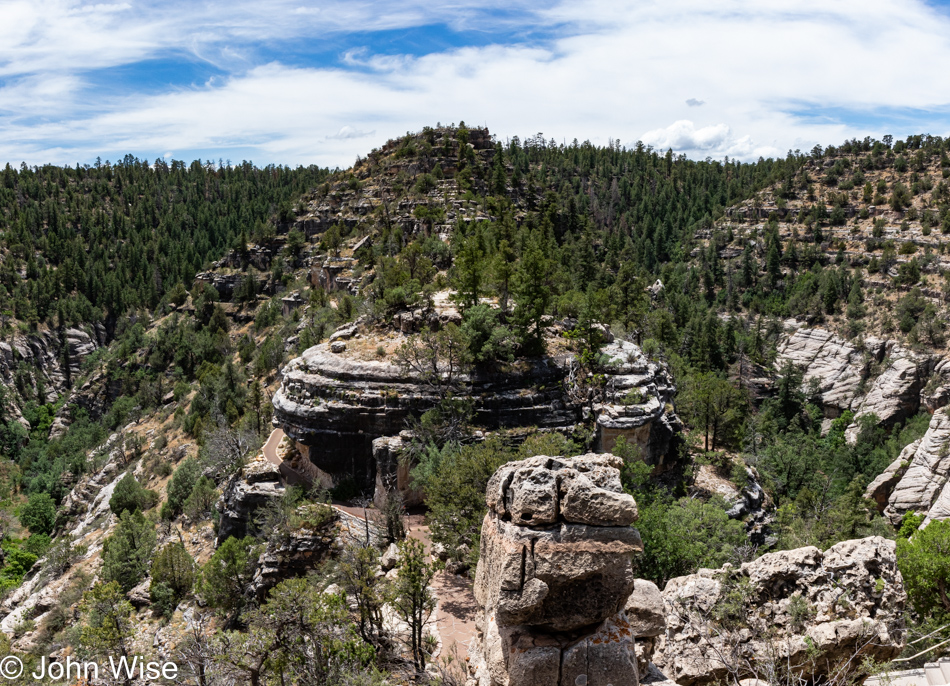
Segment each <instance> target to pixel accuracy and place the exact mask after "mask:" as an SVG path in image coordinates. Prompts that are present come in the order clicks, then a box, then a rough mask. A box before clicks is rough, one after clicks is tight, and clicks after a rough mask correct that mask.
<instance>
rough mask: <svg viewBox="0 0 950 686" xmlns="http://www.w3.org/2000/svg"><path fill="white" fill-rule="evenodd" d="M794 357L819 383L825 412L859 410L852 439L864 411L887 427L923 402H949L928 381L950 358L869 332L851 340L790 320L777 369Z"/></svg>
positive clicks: (833, 414) (850, 429) (831, 414)
mask: <svg viewBox="0 0 950 686" xmlns="http://www.w3.org/2000/svg"><path fill="white" fill-rule="evenodd" d="M789 362H791V363H792V364H794V365H797V366H799V367H800V368H801V369H802V370H803V371H804V384H805V387H806V388H808V387H809V386H811V385H812V384H814V385H815V386H816V387H817V390H818V393H819V396H820V398H821V403H822V407H823V409H824V413H825V417H828V418H834V417H838V416H840V415H841V413H843V412H844V411H846V410H851V411H852V412H853V413H854V422H853V423H852V424H851V425H850V426H849V427H848V428H847V430H846V433H845V436H846V438H847V439H848V440H849V441H850V442H854V440H855V439H856V438H857V434H858V430H859V425H858V421H859V420H860V418H861V417H863V416H865V415H870V414H874V415H876V416H877V418H878V420H880V423H881V424H882V425H883V426H885V427H892V426H894V425H895V424H897V423H899V422H902V421H904V420H906V419H907V418H908V417H911V416H913V415H914V414H916V413H917V412H918V411H919V410H920V408H921V407H929V408H930V409H935V407H934V405H935V404H937V406H940V404H942V403H941V399H943V402H945V398H943V396H942V395H940V394H936V395H935V394H933V393H932V392H930V391H929V390H928V386H931V385H932V384H931V383H930V382H931V379H932V378H934V372H935V371H936V372H937V373H938V374H939V373H940V372H942V371H943V370H944V368H945V367H946V366H947V365H946V364H945V362H946V361H945V360H940V359H939V358H937V357H936V356H935V355H931V354H927V353H919V352H915V351H911V350H908V349H907V348H905V347H904V346H902V345H900V344H899V343H898V342H896V341H890V340H888V341H884V340H881V339H879V338H873V337H868V338H866V339H864V340H863V341H860V342H849V341H846V340H844V339H843V338H841V337H839V336H837V335H835V334H833V333H831V332H830V331H826V330H824V329H818V328H808V327H803V326H801V325H800V324H799V323H798V322H795V321H791V320H790V321H788V322H786V333H785V334H784V335H783V337H782V338H781V340H780V341H779V346H778V358H777V359H776V363H775V366H776V371H779V370H781V368H782V367H783V366H784V365H785V364H787V363H789ZM941 363H944V364H941ZM948 371H950V370H948ZM940 380H942V377H939V379H938V381H940Z"/></svg>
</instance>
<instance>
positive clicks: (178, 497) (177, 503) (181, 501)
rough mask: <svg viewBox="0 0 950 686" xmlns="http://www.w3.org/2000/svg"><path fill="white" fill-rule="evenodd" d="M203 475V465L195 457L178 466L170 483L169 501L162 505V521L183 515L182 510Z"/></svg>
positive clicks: (168, 490)
mask: <svg viewBox="0 0 950 686" xmlns="http://www.w3.org/2000/svg"><path fill="white" fill-rule="evenodd" d="M200 474H201V465H200V464H199V463H198V460H196V459H195V458H193V457H189V458H188V459H187V460H185V461H184V462H182V463H181V464H180V465H178V469H176V470H175V473H174V474H173V475H172V478H171V481H169V482H168V488H167V492H168V499H167V500H166V501H165V504H164V505H162V513H161V514H162V519H174V518H175V517H177V516H178V515H180V514H181V511H182V508H183V507H184V505H185V501H186V500H187V499H188V496H190V495H191V491H192V490H193V489H194V487H195V484H196V483H197V482H198V477H199V476H200Z"/></svg>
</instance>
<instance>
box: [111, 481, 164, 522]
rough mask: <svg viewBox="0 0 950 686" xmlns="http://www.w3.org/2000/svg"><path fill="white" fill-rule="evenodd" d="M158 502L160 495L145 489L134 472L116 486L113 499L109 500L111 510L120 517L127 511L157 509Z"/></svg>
mask: <svg viewBox="0 0 950 686" xmlns="http://www.w3.org/2000/svg"><path fill="white" fill-rule="evenodd" d="M157 502H158V493H156V492H155V491H150V490H148V489H147V488H144V487H143V486H142V484H140V483H139V482H138V480H137V479H136V478H135V477H134V476H133V475H132V472H129V473H127V474H126V475H125V476H124V477H122V480H121V481H119V483H117V484H116V485H115V490H113V491H112V497H111V498H110V499H109V509H110V510H112V512H113V513H114V514H115V515H117V516H118V515H121V514H122V513H123V512H125V511H129V512H135V511H136V510H142V511H143V512H144V511H145V510H148V509H150V508H152V507H155V503H157Z"/></svg>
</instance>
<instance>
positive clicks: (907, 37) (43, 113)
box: [0, 0, 950, 166]
mask: <svg viewBox="0 0 950 686" xmlns="http://www.w3.org/2000/svg"><path fill="white" fill-rule="evenodd" d="M492 4H494V6H495V7H503V8H506V9H508V8H514V9H520V10H523V11H526V12H528V11H531V8H532V5H531V4H530V3H528V2H527V0H520V1H516V2H514V3H510V2H509V3H505V4H504V5H502V4H501V2H500V0H491V3H489V4H487V5H486V3H476V2H474V0H459V1H458V2H453V3H452V4H451V5H450V4H448V3H444V4H439V3H424V2H422V1H421V0H407V1H406V2H401V3H385V2H376V3H373V2H367V1H363V2H342V1H337V2H321V3H319V4H317V3H313V4H310V3H302V2H300V0H293V1H291V0H275V1H274V2H269V3H260V2H253V3H252V2H248V1H247V0H237V1H236V2H234V3H233V4H229V5H225V4H224V3H223V2H210V3H184V2H174V1H170V2H167V3H161V4H159V3H154V2H153V3H135V4H134V5H132V6H129V5H112V6H108V7H106V6H101V5H95V6H85V7H84V6H82V5H80V4H79V3H77V2H74V1H71V0H49V2H47V3H43V5H44V6H43V7H42V9H41V8H40V7H39V5H35V4H33V3H29V2H20V1H18V0H11V1H10V2H7V3H4V4H3V5H2V6H0V79H5V81H0V83H2V86H0V163H2V162H4V161H6V160H11V161H14V162H17V161H19V160H20V159H26V160H27V161H28V162H30V163H43V162H46V161H56V162H63V161H75V160H76V159H79V160H90V159H94V158H95V157H96V156H97V155H100V154H101V155H102V156H103V157H104V158H105V157H106V156H107V155H111V156H113V157H114V156H116V155H118V154H123V153H125V152H132V153H133V154H140V155H147V156H149V157H152V156H154V155H158V154H161V152H162V151H165V150H176V151H189V150H191V151H208V152H209V153H210V154H211V155H213V156H214V157H215V158H217V157H218V156H223V157H227V156H228V153H229V151H240V153H241V154H245V153H247V154H249V155H252V156H253V157H254V159H255V160H256V161H258V162H262V163H267V162H285V163H290V164H297V163H319V164H327V165H330V166H336V165H341V166H345V165H348V164H350V163H351V162H352V161H353V160H354V159H355V157H356V156H357V155H360V154H365V153H366V152H368V150H369V149H370V148H372V147H374V146H378V145H380V144H382V143H383V142H385V140H386V139H388V138H391V137H395V136H398V135H401V134H403V133H405V132H406V131H411V130H418V129H421V128H422V127H423V126H424V125H434V124H435V123H436V122H437V121H441V122H443V123H448V122H458V121H459V120H460V119H464V120H466V122H468V123H469V124H479V125H480V124H486V123H487V124H488V125H489V127H490V128H491V129H492V131H493V132H495V133H496V134H498V135H499V136H500V137H502V138H505V137H506V136H512V135H519V136H522V137H523V136H527V135H532V134H533V133H535V132H537V131H543V132H544V134H545V136H546V137H547V138H551V137H553V138H555V140H557V141H562V140H565V141H568V142H569V141H570V140H571V139H573V138H575V137H576V138H578V139H580V140H584V139H590V140H592V141H594V142H599V143H602V144H603V143H606V142H607V140H608V139H610V138H614V139H619V140H622V141H627V142H630V143H632V142H635V141H637V140H641V139H642V140H643V141H644V142H647V143H650V144H651V145H654V146H655V147H657V148H661V149H664V150H665V149H666V148H667V147H672V148H673V149H674V151H676V152H677V153H680V152H685V153H688V154H690V155H695V156H697V157H705V156H707V155H711V156H716V157H718V156H722V155H729V156H730V157H740V158H742V159H752V158H756V157H758V156H759V155H770V154H784V151H785V150H787V149H789V148H801V149H809V148H811V146H813V145H814V144H815V143H818V142H820V143H821V144H822V145H827V144H829V143H839V142H840V141H842V140H843V139H845V138H850V137H852V136H856V137H859V138H863V137H864V136H865V135H873V136H877V137H879V136H881V135H883V134H885V133H892V134H894V135H896V136H901V135H906V134H908V133H911V132H912V131H911V130H902V129H900V128H897V125H896V124H895V126H893V127H891V130H884V129H879V128H876V127H871V126H869V125H860V124H848V123H847V121H845V122H835V121H833V120H818V119H816V118H801V117H798V116H795V115H794V114H792V112H793V111H796V110H801V109H806V110H807V109H809V108H819V107H820V108H830V107H833V108H839V109H844V110H854V111H873V110H874V109H875V108H888V107H891V108H903V107H908V108H919V109H921V110H928V109H937V108H940V107H943V106H946V105H947V104H948V102H950V94H948V93H947V92H945V91H943V90H942V89H940V88H939V83H938V82H936V81H934V78H935V76H934V75H935V74H940V73H945V72H947V71H948V70H950V43H948V42H947V41H946V39H945V36H946V35H947V34H948V33H950V19H948V18H947V16H945V15H944V14H942V13H941V12H940V11H939V10H937V9H935V8H933V7H930V6H928V5H927V4H925V3H924V2H922V1H921V0H861V1H858V0H841V1H840V2H838V3H835V4H833V5H829V4H827V3H824V2H819V1H818V0H795V1H794V2H793V1H792V0H776V1H775V2H772V3H752V2H740V1H739V0H723V1H722V2H719V3H715V4H709V3H706V2H700V1H699V0H668V1H667V2H665V3H662V4H655V3H643V2H635V1H633V0H628V1H626V2H624V1H622V0H619V1H618V0H573V1H571V2H568V0H561V2H559V4H556V5H553V6H551V7H549V8H547V9H541V10H538V11H536V12H535V13H534V14H533V15H531V17H530V22H529V23H530V24H531V28H533V29H537V30H542V31H543V30H550V31H561V30H564V27H567V29H568V30H570V34H569V35H563V36H562V37H560V38H556V39H553V40H550V41H548V42H543V41H537V40H533V41H531V42H525V43H523V44H518V43H511V44H508V45H487V46H484V47H465V48H460V49H451V50H446V51H443V52H437V53H432V54H429V55H424V56H421V57H419V56H409V55H380V54H377V53H374V52H373V51H372V50H371V49H369V48H367V49H363V50H351V51H350V52H348V53H347V54H346V55H344V56H341V57H342V62H343V65H344V68H305V67H291V66H288V65H285V64H281V63H277V62H271V63H269V64H261V59H260V57H258V53H259V45H260V44H268V42H269V41H273V42H274V44H277V43H280V44H284V43H289V42H290V41H292V40H293V39H298V38H301V37H307V38H310V39H312V40H313V41H319V40H321V39H322V38H323V37H326V36H329V35H337V36H338V35H339V34H340V32H344V31H346V30H348V29H350V28H355V29H357V30H360V31H374V30H378V29H392V28H399V27H402V28H406V27H411V26H423V25H426V26H431V25H433V24H438V23H440V22H441V23H448V24H450V25H453V26H456V27H460V26H466V27H476V28H480V29H486V30H490V29H491V28H492V26H491V22H492V21H497V19H494V20H493V19H492V15H491V14H490V13H489V14H485V13H481V12H479V9H480V8H484V7H486V6H488V7H491V6H492ZM506 16H507V15H506ZM505 21H506V22H508V23H510V22H512V21H515V20H514V19H511V18H508V19H505ZM182 51H184V52H187V53H190V54H192V55H198V56H200V57H201V59H206V60H208V61H210V62H213V63H214V64H216V65H218V66H219V67H220V68H222V69H224V70H225V72H226V74H227V75H226V76H224V77H220V78H216V79H214V80H212V81H209V82H208V83H206V84H203V85H202V86H199V87H192V88H178V89H176V90H170V91H169V92H166V93H163V94H159V95H149V96H142V95H140V94H135V93H130V94H128V95H124V96H109V97H104V96H100V95H99V94H97V93H94V92H90V90H89V89H88V88H87V87H86V85H85V82H84V77H83V75H84V73H85V71H87V70H90V69H95V68H101V67H108V66H116V65H122V64H128V63H131V62H135V61H137V60H143V59H147V58H152V57H159V56H163V55H168V54H170V53H175V52H182ZM915 65H919V66H916V67H915ZM935 84H937V85H935ZM696 93H702V94H704V95H706V96H707V98H709V101H708V102H704V101H703V100H699V99H697V98H695V97H694V96H695V94H696ZM710 93H715V98H711V97H710V96H709V95H708V94H710ZM700 105H702V109H701V110H697V109H691V108H694V107H699V106H700ZM699 114H701V115H702V116H701V117H700V116H698V115H699ZM941 116H942V115H934V116H933V117H932V118H931V121H941V122H943V124H942V125H941V127H940V129H942V130H930V131H926V132H928V133H933V134H939V135H945V134H947V133H948V131H950V119H942V118H941ZM687 117H688V118H689V119H687ZM37 121H40V123H39V124H37ZM903 126H905V127H908V126H909V127H911V128H912V127H913V124H906V123H905V124H903ZM178 154H182V153H180V152H179V153H178Z"/></svg>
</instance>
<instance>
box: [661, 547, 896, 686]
mask: <svg viewBox="0 0 950 686" xmlns="http://www.w3.org/2000/svg"><path fill="white" fill-rule="evenodd" d="M895 547H896V546H895V543H894V541H889V540H887V539H884V538H881V537H879V536H872V537H869V538H864V539H861V540H854V541H844V542H842V543H838V544H837V545H835V546H832V547H831V548H829V549H828V550H826V551H824V552H822V551H820V550H818V548H815V547H806V548H798V549H796V550H788V551H782V552H777V553H769V554H766V555H763V556H762V557H760V558H759V559H757V560H754V561H752V562H747V563H745V564H743V565H742V566H741V567H740V568H738V569H734V568H732V567H731V566H726V567H724V568H723V569H720V570H709V569H703V570H700V571H699V572H698V573H697V574H692V575H690V576H684V577H679V578H676V579H671V580H670V581H669V582H668V583H667V585H666V588H665V589H664V590H663V600H664V602H665V606H666V632H665V633H664V634H663V635H662V636H660V637H659V640H658V645H657V648H656V653H655V655H654V657H653V660H654V662H655V663H656V665H657V666H658V667H660V668H661V669H662V670H663V673H664V674H666V676H668V677H669V678H670V679H672V680H673V681H675V682H676V683H678V684H681V686H694V685H696V684H711V683H714V682H717V681H720V680H723V679H725V678H726V677H727V676H728V677H729V678H730V679H731V678H738V679H756V678H762V679H766V680H767V679H768V670H769V668H770V666H777V665H779V664H787V663H788V661H789V660H790V661H791V662H792V663H793V664H797V665H801V667H800V671H801V674H800V676H801V678H802V679H803V681H811V680H813V679H816V678H820V677H822V676H824V675H825V674H827V673H828V670H830V669H833V668H834V666H835V665H836V664H838V663H839V662H840V661H841V660H843V659H847V658H848V657H850V656H852V655H853V654H855V653H856V652H858V651H859V650H860V651H861V654H862V655H865V656H871V657H875V658H877V659H882V660H886V659H890V658H893V657H895V656H896V655H897V654H898V653H900V651H901V649H902V648H903V642H904V605H905V603H906V600H907V596H906V593H905V592H904V587H903V581H902V579H901V576H900V572H899V571H898V569H897V560H896V557H895ZM809 651H815V652H812V653H811V654H809ZM806 655H808V656H809V657H808V659H805V658H806ZM753 658H754V659H753Z"/></svg>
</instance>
